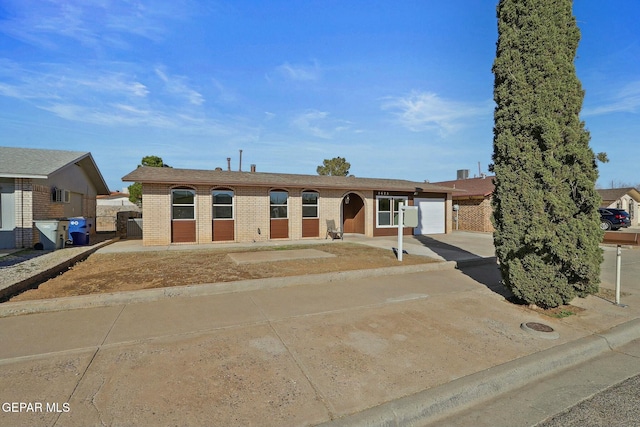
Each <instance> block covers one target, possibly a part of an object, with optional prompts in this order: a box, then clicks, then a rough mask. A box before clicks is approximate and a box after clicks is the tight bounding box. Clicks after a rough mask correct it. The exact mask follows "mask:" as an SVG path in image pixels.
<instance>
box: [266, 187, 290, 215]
mask: <svg viewBox="0 0 640 427" xmlns="http://www.w3.org/2000/svg"><path fill="white" fill-rule="evenodd" d="M269 196H270V200H271V202H270V211H271V219H280V218H288V216H287V213H288V212H287V199H288V198H289V193H287V192H286V191H272V192H270V193H269Z"/></svg>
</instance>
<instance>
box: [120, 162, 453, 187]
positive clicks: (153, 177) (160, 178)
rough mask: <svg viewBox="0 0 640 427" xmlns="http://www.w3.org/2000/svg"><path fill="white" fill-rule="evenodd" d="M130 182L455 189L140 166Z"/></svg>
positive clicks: (127, 178)
mask: <svg viewBox="0 0 640 427" xmlns="http://www.w3.org/2000/svg"><path fill="white" fill-rule="evenodd" d="M122 180H123V181H126V182H141V183H163V184H176V185H196V184H205V185H228V186H257V187H272V188H274V187H284V188H287V187H289V188H291V187H294V188H308V189H320V188H332V189H344V190H386V191H411V192H414V191H416V189H419V190H418V191H423V192H432V193H452V192H454V191H455V190H453V189H452V188H448V187H440V186H437V185H433V184H427V183H424V182H413V181H405V180H401V179H380V178H356V177H345V176H321V175H296V174H284V173H264V172H235V171H220V170H197V169H175V168H157V167H139V168H138V169H136V170H134V171H132V172H131V173H129V174H127V175H126V176H124V177H123V178H122Z"/></svg>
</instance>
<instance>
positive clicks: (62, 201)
mask: <svg viewBox="0 0 640 427" xmlns="http://www.w3.org/2000/svg"><path fill="white" fill-rule="evenodd" d="M99 194H109V189H108V188H107V184H106V183H105V181H104V179H103V178H102V175H101V174H100V171H99V170H98V167H97V166H96V163H95V161H94V160H93V157H92V156H91V153H87V152H78V151H62V150H38V149H28V148H14V147H0V248H2V249H12V248H25V247H31V246H33V244H34V243H36V242H37V239H38V233H37V232H36V231H35V230H34V224H33V221H35V220H46V219H60V218H69V217H77V216H83V217H86V218H87V220H88V222H93V221H94V220H95V216H96V196H97V195H99ZM92 231H94V230H92Z"/></svg>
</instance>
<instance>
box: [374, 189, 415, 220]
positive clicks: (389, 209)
mask: <svg viewBox="0 0 640 427" xmlns="http://www.w3.org/2000/svg"><path fill="white" fill-rule="evenodd" d="M407 199H408V197H407V196H377V197H376V205H377V212H378V216H377V217H376V227H378V228H385V227H397V226H398V211H399V210H400V202H404V205H405V206H406V205H407Z"/></svg>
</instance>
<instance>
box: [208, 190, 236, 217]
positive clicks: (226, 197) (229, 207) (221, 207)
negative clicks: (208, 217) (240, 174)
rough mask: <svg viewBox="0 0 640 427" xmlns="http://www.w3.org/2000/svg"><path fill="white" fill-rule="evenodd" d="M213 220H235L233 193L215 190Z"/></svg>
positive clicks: (213, 193) (213, 194)
mask: <svg viewBox="0 0 640 427" xmlns="http://www.w3.org/2000/svg"><path fill="white" fill-rule="evenodd" d="M212 196H213V219H233V191H232V190H213V192H212Z"/></svg>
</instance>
